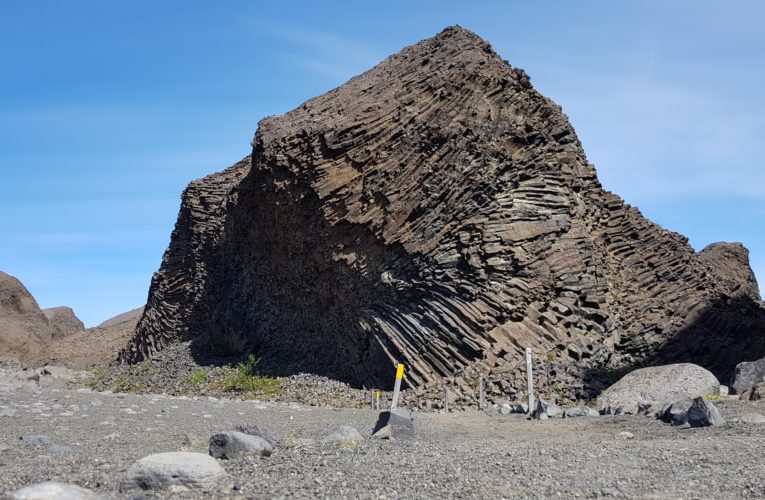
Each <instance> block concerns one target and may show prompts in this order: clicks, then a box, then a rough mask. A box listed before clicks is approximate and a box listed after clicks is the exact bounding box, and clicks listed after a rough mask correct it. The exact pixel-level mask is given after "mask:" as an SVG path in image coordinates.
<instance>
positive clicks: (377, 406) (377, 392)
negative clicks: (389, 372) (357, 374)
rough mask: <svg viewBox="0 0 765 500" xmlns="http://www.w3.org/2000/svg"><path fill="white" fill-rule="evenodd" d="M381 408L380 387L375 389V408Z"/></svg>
mask: <svg viewBox="0 0 765 500" xmlns="http://www.w3.org/2000/svg"><path fill="white" fill-rule="evenodd" d="M379 409H380V389H378V390H376V391H375V410H379Z"/></svg>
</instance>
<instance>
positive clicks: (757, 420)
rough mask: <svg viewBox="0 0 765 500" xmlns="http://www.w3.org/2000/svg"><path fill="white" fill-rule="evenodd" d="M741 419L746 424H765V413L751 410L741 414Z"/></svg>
mask: <svg viewBox="0 0 765 500" xmlns="http://www.w3.org/2000/svg"><path fill="white" fill-rule="evenodd" d="M739 420H740V421H741V422H743V423H745V424H765V415H762V414H761V413H757V412H754V411H750V412H747V413H744V414H743V415H741V418H740V419H739Z"/></svg>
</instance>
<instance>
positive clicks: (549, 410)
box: [532, 399, 563, 420]
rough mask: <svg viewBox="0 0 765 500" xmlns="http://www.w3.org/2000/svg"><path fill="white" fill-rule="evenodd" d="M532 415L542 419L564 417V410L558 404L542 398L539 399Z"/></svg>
mask: <svg viewBox="0 0 765 500" xmlns="http://www.w3.org/2000/svg"><path fill="white" fill-rule="evenodd" d="M532 417H536V418H538V419H540V420H546V419H548V418H562V417H563V410H561V409H560V408H559V407H558V406H557V405H555V404H553V403H550V402H548V401H545V400H544V399H540V400H538V401H537V408H536V410H534V414H533V415H532Z"/></svg>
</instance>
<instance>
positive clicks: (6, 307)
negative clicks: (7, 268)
mask: <svg viewBox="0 0 765 500" xmlns="http://www.w3.org/2000/svg"><path fill="white" fill-rule="evenodd" d="M52 338H53V331H52V329H51V327H50V325H49V324H48V320H47V319H46V317H45V315H44V314H43V312H42V311H41V310H40V306H38V305H37V301H36V300H35V299H34V297H32V294H31V293H29V291H28V290H27V289H26V287H25V286H24V285H23V284H22V283H21V282H20V281H19V280H18V279H16V278H14V277H13V276H11V275H9V274H5V273H4V272H2V271H0V358H11V359H17V360H19V361H21V362H22V363H24V364H35V363H39V362H40V361H42V360H44V359H45V358H46V356H47V344H48V343H49V342H50V341H51V340H52Z"/></svg>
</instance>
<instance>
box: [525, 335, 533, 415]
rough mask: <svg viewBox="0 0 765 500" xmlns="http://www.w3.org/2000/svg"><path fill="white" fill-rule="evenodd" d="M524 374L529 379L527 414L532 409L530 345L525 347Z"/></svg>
mask: <svg viewBox="0 0 765 500" xmlns="http://www.w3.org/2000/svg"><path fill="white" fill-rule="evenodd" d="M526 376H527V377H528V380H529V385H528V393H529V415H531V413H532V412H533V411H534V377H533V375H532V374H531V347H527V348H526Z"/></svg>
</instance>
